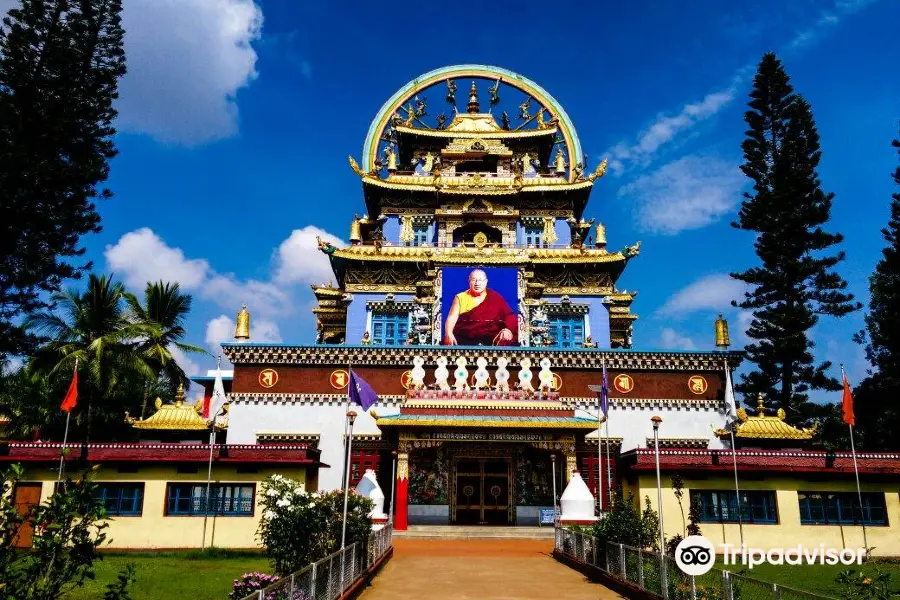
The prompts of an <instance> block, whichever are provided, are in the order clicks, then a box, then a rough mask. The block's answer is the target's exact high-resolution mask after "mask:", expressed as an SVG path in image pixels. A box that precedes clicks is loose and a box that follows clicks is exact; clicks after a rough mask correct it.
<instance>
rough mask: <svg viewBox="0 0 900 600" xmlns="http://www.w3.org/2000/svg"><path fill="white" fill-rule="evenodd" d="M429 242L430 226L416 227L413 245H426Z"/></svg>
mask: <svg viewBox="0 0 900 600" xmlns="http://www.w3.org/2000/svg"><path fill="white" fill-rule="evenodd" d="M428 242H429V239H428V227H414V228H413V245H414V246H424V245H425V244H427V243H428Z"/></svg>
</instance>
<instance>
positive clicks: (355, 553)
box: [241, 523, 393, 600]
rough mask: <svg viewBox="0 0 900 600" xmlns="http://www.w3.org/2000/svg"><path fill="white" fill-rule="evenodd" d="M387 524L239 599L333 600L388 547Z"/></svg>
mask: <svg viewBox="0 0 900 600" xmlns="http://www.w3.org/2000/svg"><path fill="white" fill-rule="evenodd" d="M392 540H393V530H392V527H391V524H390V523H388V524H387V525H385V526H384V528H383V529H381V530H379V531H376V532H375V533H373V534H372V535H370V536H369V541H368V544H360V543H358V542H357V543H355V544H350V545H349V546H347V547H346V548H344V549H343V550H338V551H337V552H335V553H334V554H330V555H329V556H326V557H325V558H323V559H322V560H320V561H318V562H316V563H313V564H311V565H307V566H306V567H304V568H302V569H300V570H299V571H295V572H294V573H291V574H290V575H285V576H284V577H282V578H281V579H279V580H278V581H276V582H275V583H273V584H271V585H269V586H268V587H265V588H263V589H261V590H259V591H257V592H253V593H252V594H250V595H249V596H245V597H244V598H242V599H241V600H335V599H337V598H340V597H341V595H342V594H343V593H344V592H346V591H347V590H348V589H350V587H351V586H352V585H353V584H354V583H356V581H357V580H358V579H359V578H360V577H362V576H363V574H364V573H365V572H366V570H367V569H368V568H369V567H370V566H372V565H373V564H374V563H375V562H376V561H378V559H380V558H381V557H382V556H384V554H385V553H386V552H387V551H388V550H389V549H390V548H391V545H392V543H393V541H392Z"/></svg>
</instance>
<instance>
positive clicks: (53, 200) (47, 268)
mask: <svg viewBox="0 0 900 600" xmlns="http://www.w3.org/2000/svg"><path fill="white" fill-rule="evenodd" d="M121 10H122V3H121V0H96V1H92V2H87V1H84V0H55V1H53V2H49V1H47V0H21V3H20V5H19V7H18V8H14V9H12V10H11V11H10V12H9V14H8V15H7V16H6V17H4V19H3V23H2V26H0V214H2V215H3V218H2V219H0V360H2V359H3V358H4V357H5V356H9V355H16V354H19V355H24V354H28V353H30V352H31V351H32V350H33V349H34V347H35V346H36V345H37V342H38V339H37V337H36V336H34V335H33V334H32V333H31V332H29V331H28V330H27V328H26V327H25V325H24V323H23V318H24V316H26V315H28V314H30V313H32V312H34V311H38V310H42V309H46V308H48V304H47V302H46V298H47V295H48V293H54V292H56V291H58V290H59V289H60V285H61V283H62V281H63V280H65V279H67V278H70V277H78V276H80V275H81V274H82V273H83V272H85V271H87V270H88V269H90V267H91V265H90V263H86V262H84V261H82V260H81V259H80V258H78V257H81V256H82V255H83V254H84V248H82V247H80V246H79V243H80V239H81V236H83V235H85V234H87V233H91V232H97V231H99V230H100V216H99V215H98V214H97V211H96V209H95V205H94V200H95V199H97V198H100V199H107V198H110V197H111V196H112V193H111V192H110V191H109V190H108V189H105V188H102V187H101V186H102V183H103V182H104V181H106V179H107V177H108V174H109V160H110V159H111V158H112V157H113V156H115V154H116V149H115V146H114V145H113V141H112V138H113V135H114V134H115V129H114V128H113V126H112V123H113V120H114V119H115V116H116V111H115V110H114V109H113V101H114V100H115V99H116V98H117V97H118V92H117V85H118V80H119V78H120V77H121V76H122V75H124V73H125V54H124V51H123V49H122V37H123V30H122V26H121V18H120V13H121ZM72 259H76V260H72ZM79 263H80V264H79Z"/></svg>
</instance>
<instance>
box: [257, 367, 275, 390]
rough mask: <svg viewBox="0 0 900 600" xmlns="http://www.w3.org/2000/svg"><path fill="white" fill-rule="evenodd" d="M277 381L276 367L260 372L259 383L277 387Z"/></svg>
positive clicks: (264, 385)
mask: <svg viewBox="0 0 900 600" xmlns="http://www.w3.org/2000/svg"><path fill="white" fill-rule="evenodd" d="M276 383H278V371H276V370H275V369H263V370H262V371H260V372H259V385H261V386H263V387H264V388H266V389H268V388H270V387H275V384H276Z"/></svg>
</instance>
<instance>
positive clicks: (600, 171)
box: [588, 158, 607, 181]
mask: <svg viewBox="0 0 900 600" xmlns="http://www.w3.org/2000/svg"><path fill="white" fill-rule="evenodd" d="M606 164H607V161H606V159H605V158H604V159H603V160H602V161H601V162H600V164H599V165H597V169H596V170H595V171H594V172H593V173H591V174H590V175H588V181H594V180H595V179H600V178H601V177H603V176H604V175H606Z"/></svg>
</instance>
